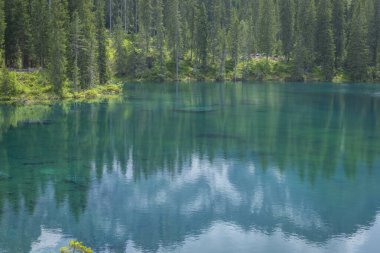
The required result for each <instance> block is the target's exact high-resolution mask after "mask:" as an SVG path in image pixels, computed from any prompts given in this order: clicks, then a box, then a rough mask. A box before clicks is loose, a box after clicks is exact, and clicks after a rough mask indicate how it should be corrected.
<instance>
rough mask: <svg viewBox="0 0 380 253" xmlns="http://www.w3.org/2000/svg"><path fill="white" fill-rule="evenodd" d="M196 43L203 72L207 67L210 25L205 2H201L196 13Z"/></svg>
mask: <svg viewBox="0 0 380 253" xmlns="http://www.w3.org/2000/svg"><path fill="white" fill-rule="evenodd" d="M196 20H197V23H196V33H195V36H196V39H195V41H196V45H197V58H198V61H199V62H200V67H201V70H202V71H203V72H205V71H206V68H207V42H208V41H207V38H208V27H207V26H208V25H207V23H208V22H207V11H206V6H205V4H204V3H202V2H201V3H200V5H199V6H198V9H197V14H196Z"/></svg>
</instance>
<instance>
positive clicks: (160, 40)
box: [154, 0, 165, 74]
mask: <svg viewBox="0 0 380 253" xmlns="http://www.w3.org/2000/svg"><path fill="white" fill-rule="evenodd" d="M163 8H164V6H163V2H162V0H156V3H155V8H154V9H155V14H156V16H155V24H156V25H155V35H156V39H155V42H156V49H157V51H158V55H159V59H158V61H159V65H160V72H161V74H163V71H164V60H165V57H164V53H165V52H164V50H165V48H164V46H165V45H164V44H165V27H164V13H163V11H164V10H163Z"/></svg>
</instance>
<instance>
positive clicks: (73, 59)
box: [68, 11, 84, 91]
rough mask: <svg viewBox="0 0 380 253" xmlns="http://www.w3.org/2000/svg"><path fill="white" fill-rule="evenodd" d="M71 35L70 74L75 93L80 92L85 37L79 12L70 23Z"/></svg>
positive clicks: (74, 14)
mask: <svg viewBox="0 0 380 253" xmlns="http://www.w3.org/2000/svg"><path fill="white" fill-rule="evenodd" d="M69 31H70V35H69V41H70V43H69V45H70V46H69V47H70V52H69V55H70V56H69V60H70V64H69V67H68V69H69V72H70V79H71V81H72V82H73V88H74V90H75V91H78V88H79V80H80V78H79V76H80V74H79V73H80V69H79V51H80V49H81V48H82V47H83V44H84V42H83V36H82V24H81V21H80V19H79V14H78V12H77V11H74V13H73V14H72V18H71V23H70V30H69Z"/></svg>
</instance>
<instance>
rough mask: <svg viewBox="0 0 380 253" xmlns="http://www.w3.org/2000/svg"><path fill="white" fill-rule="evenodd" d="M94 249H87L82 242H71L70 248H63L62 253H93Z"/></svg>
mask: <svg viewBox="0 0 380 253" xmlns="http://www.w3.org/2000/svg"><path fill="white" fill-rule="evenodd" d="M93 252H94V251H92V249H90V248H88V247H86V246H84V245H83V243H81V242H77V241H70V242H69V246H67V247H63V248H61V250H60V253H93Z"/></svg>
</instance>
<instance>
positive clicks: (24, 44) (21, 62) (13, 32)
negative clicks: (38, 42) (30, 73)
mask: <svg viewBox="0 0 380 253" xmlns="http://www.w3.org/2000/svg"><path fill="white" fill-rule="evenodd" d="M5 13H6V23H7V26H6V30H5V57H6V62H7V65H8V66H11V67H16V68H22V67H24V68H27V67H29V65H30V60H31V51H32V50H31V49H32V43H31V28H30V13H29V1H24V0H12V1H6V2H5Z"/></svg>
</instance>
